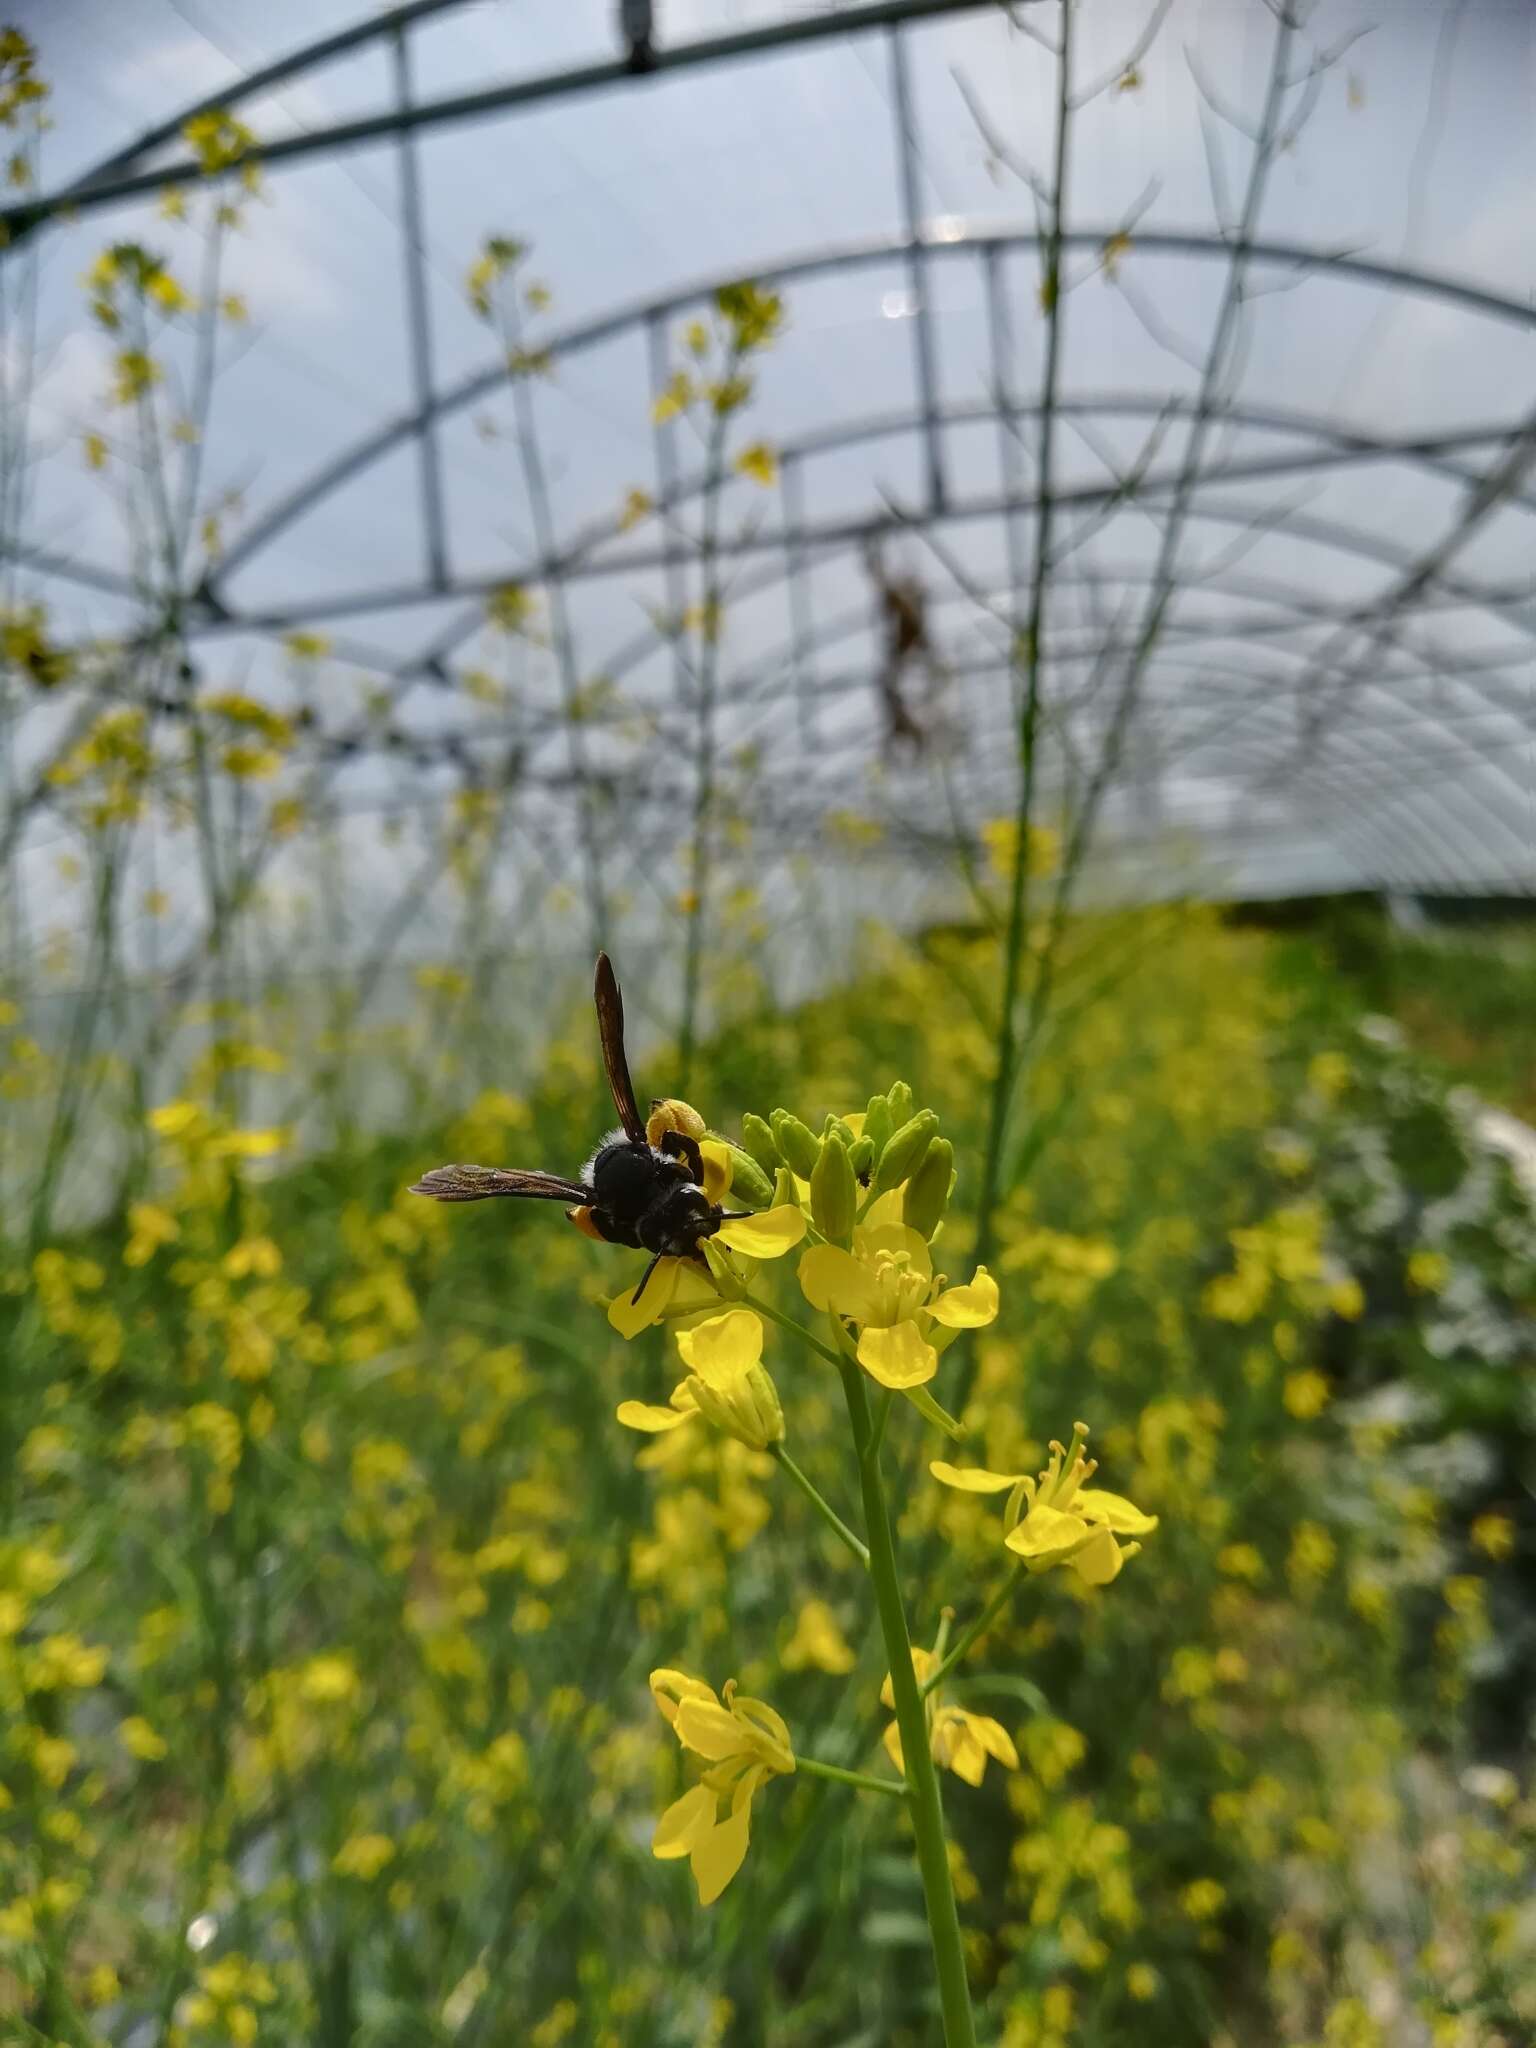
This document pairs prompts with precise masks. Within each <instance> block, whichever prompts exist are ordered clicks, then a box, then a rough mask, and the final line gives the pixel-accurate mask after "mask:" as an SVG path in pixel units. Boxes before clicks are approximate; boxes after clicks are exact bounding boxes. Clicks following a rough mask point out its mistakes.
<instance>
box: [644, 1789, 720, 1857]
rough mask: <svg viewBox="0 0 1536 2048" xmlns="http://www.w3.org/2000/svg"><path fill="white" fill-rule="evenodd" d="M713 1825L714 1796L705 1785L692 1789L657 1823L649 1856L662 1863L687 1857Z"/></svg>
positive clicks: (676, 1800)
mask: <svg viewBox="0 0 1536 2048" xmlns="http://www.w3.org/2000/svg"><path fill="white" fill-rule="evenodd" d="M714 1824H715V1795H714V1793H713V1792H711V1791H710V1789H709V1787H708V1786H707V1785H695V1786H694V1787H693V1789H692V1790H691V1791H688V1792H685V1793H684V1794H683V1796H682V1798H681V1799H675V1800H674V1801H673V1802H672V1804H671V1805H670V1806H669V1807H668V1808H667V1810H666V1812H665V1813H664V1814H663V1815H662V1816H661V1819H660V1820H659V1821H657V1823H656V1832H655V1834H653V1835H652V1837H651V1854H652V1855H653V1856H659V1857H660V1858H661V1859H662V1861H663V1862H665V1861H666V1860H667V1859H668V1858H669V1857H673V1856H688V1855H691V1854H692V1853H693V1850H694V1848H695V1846H696V1845H697V1844H698V1843H699V1842H701V1841H702V1840H703V1839H704V1837H705V1836H706V1835H707V1834H708V1832H709V1830H710V1829H711V1828H712V1827H713V1826H714Z"/></svg>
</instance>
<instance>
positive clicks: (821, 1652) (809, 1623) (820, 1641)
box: [779, 1600, 858, 1676]
mask: <svg viewBox="0 0 1536 2048" xmlns="http://www.w3.org/2000/svg"><path fill="white" fill-rule="evenodd" d="M857 1661H858V1660H857V1659H856V1658H855V1656H854V1654H853V1651H852V1650H851V1649H850V1647H849V1645H848V1640H847V1638H846V1637H845V1636H844V1634H843V1632H842V1629H841V1628H840V1627H839V1626H838V1621H837V1616H836V1615H835V1614H834V1613H833V1612H832V1609H831V1608H830V1607H829V1606H828V1605H827V1603H826V1601H825V1600H807V1601H805V1602H804V1603H803V1604H802V1606H801V1608H800V1612H799V1613H798V1614H797V1615H796V1617H795V1632H794V1634H793V1635H792V1636H791V1637H790V1639H789V1641H788V1642H787V1643H786V1644H785V1645H784V1653H783V1655H782V1656H781V1657H780V1659H779V1662H780V1663H781V1664H782V1665H783V1666H784V1669H785V1670H786V1671H805V1670H813V1671H830V1672H832V1673H833V1674H834V1675H835V1676H841V1675H842V1673H844V1672H846V1671H851V1670H852V1669H853V1667H854V1665H855V1663H856V1662H857Z"/></svg>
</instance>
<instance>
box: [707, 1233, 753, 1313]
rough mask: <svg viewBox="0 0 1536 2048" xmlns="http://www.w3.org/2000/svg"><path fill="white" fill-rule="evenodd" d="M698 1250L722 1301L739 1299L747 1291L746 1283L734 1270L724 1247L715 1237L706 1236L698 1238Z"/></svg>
mask: <svg viewBox="0 0 1536 2048" xmlns="http://www.w3.org/2000/svg"><path fill="white" fill-rule="evenodd" d="M699 1250H700V1251H701V1252H702V1253H703V1254H704V1263H705V1265H706V1266H708V1268H709V1277H710V1279H711V1280H712V1281H713V1282H714V1288H715V1292H716V1293H717V1294H718V1295H719V1296H720V1297H721V1299H722V1300H724V1301H740V1299H741V1297H742V1296H743V1295H744V1294H745V1293H746V1291H747V1283H746V1281H745V1280H744V1279H743V1278H742V1277H741V1274H740V1273H739V1272H738V1271H737V1270H736V1266H735V1263H734V1262H733V1260H732V1258H731V1255H730V1252H729V1251H728V1250H727V1249H726V1247H725V1246H724V1245H723V1244H721V1243H720V1242H719V1240H718V1239H717V1238H713V1237H706V1238H703V1239H701V1240H700V1243H699Z"/></svg>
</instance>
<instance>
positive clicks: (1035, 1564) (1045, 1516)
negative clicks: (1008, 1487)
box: [1003, 1502, 1113, 1572]
mask: <svg viewBox="0 0 1536 2048" xmlns="http://www.w3.org/2000/svg"><path fill="white" fill-rule="evenodd" d="M1093 1536H1094V1531H1093V1529H1092V1528H1090V1526H1089V1525H1088V1523H1087V1522H1085V1521H1084V1520H1083V1518H1082V1516H1081V1515H1068V1514H1064V1513H1063V1512H1062V1510H1061V1509H1060V1508H1048V1507H1044V1506H1042V1505H1041V1504H1040V1503H1039V1502H1036V1504H1035V1506H1034V1507H1032V1508H1031V1509H1030V1511H1029V1513H1028V1514H1027V1515H1026V1516H1025V1517H1024V1519H1023V1521H1022V1522H1020V1524H1019V1526H1018V1527H1017V1528H1016V1529H1014V1530H1011V1531H1010V1532H1009V1534H1008V1535H1007V1536H1006V1537H1005V1538H1004V1539H1003V1540H1004V1541H1005V1542H1006V1544H1007V1546H1008V1548H1009V1549H1010V1550H1012V1551H1014V1552H1015V1553H1016V1554H1017V1555H1018V1556H1020V1557H1022V1558H1023V1560H1024V1562H1025V1564H1026V1565H1027V1566H1028V1567H1029V1569H1030V1570H1031V1571H1032V1572H1046V1571H1049V1570H1050V1568H1051V1566H1052V1565H1053V1564H1065V1563H1066V1561H1067V1559H1068V1558H1069V1557H1074V1556H1075V1555H1076V1553H1077V1552H1078V1551H1080V1550H1081V1549H1082V1548H1083V1547H1084V1545H1085V1544H1087V1543H1089V1542H1091V1541H1092V1539H1093ZM1111 1541H1113V1538H1111Z"/></svg>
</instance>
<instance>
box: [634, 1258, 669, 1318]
mask: <svg viewBox="0 0 1536 2048" xmlns="http://www.w3.org/2000/svg"><path fill="white" fill-rule="evenodd" d="M661 1260H662V1254H661V1253H660V1252H657V1254H656V1256H655V1257H654V1258H653V1259H652V1260H651V1263H650V1264H649V1265H648V1266H647V1267H646V1269H645V1271H644V1272H643V1273H642V1274H641V1275H640V1285H639V1286H638V1287H637V1288H636V1289H635V1291H634V1293H633V1294H632V1295H631V1296H630V1297H629V1305H630V1307H631V1308H633V1307H634V1306H635V1305H636V1303H637V1302H638V1301H639V1299H640V1297H641V1295H642V1294H644V1292H645V1283H646V1281H647V1280H649V1279H650V1277H651V1275H652V1274H653V1273H654V1272H655V1270H656V1268H657V1267H658V1266H659V1265H660V1264H661Z"/></svg>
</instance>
